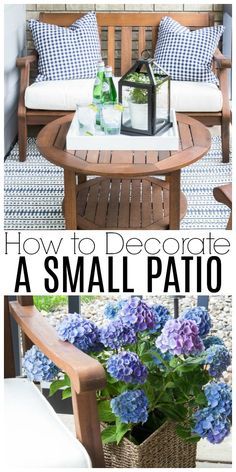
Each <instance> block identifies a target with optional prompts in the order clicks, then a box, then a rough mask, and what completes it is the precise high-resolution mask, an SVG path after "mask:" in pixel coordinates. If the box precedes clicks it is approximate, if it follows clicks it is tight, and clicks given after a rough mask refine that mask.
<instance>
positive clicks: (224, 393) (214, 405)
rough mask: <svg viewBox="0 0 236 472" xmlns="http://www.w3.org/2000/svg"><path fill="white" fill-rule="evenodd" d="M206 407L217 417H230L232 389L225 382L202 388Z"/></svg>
mask: <svg viewBox="0 0 236 472" xmlns="http://www.w3.org/2000/svg"><path fill="white" fill-rule="evenodd" d="M204 392H205V396H206V399H207V403H208V406H209V407H210V408H211V409H212V410H213V409H214V411H215V412H217V414H218V415H225V416H231V415H232V389H231V387H230V385H228V384H226V383H225V382H210V383H209V384H207V385H206V386H205V388H204Z"/></svg>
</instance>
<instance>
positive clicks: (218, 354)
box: [204, 344, 231, 379]
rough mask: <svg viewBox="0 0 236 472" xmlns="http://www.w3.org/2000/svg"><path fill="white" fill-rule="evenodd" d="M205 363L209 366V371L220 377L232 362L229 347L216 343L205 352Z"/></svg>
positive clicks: (213, 375)
mask: <svg viewBox="0 0 236 472" xmlns="http://www.w3.org/2000/svg"><path fill="white" fill-rule="evenodd" d="M204 364H205V365H207V366H208V372H209V374H210V375H211V376H212V377H215V378H216V379H218V378H219V377H221V375H222V374H223V372H224V371H225V370H226V369H227V367H228V366H229V365H230V364H231V356H230V353H229V351H228V349H227V348H226V347H225V346H222V345H220V344H214V345H213V346H210V347H209V348H208V349H206V351H205V353H204Z"/></svg>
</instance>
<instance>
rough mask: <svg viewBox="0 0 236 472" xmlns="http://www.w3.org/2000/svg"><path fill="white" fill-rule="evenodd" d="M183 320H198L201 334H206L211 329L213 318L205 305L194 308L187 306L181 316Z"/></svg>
mask: <svg viewBox="0 0 236 472" xmlns="http://www.w3.org/2000/svg"><path fill="white" fill-rule="evenodd" d="M180 318H181V319H183V320H193V321H195V322H196V324H197V326H198V329H199V336H201V337H203V336H206V335H207V334H208V333H209V332H210V329H211V318H210V315H209V313H208V311H207V309H206V308H205V307H204V306H196V307H194V308H187V310H185V311H184V312H183V313H182V315H181V316H180Z"/></svg>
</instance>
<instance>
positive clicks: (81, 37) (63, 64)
mask: <svg viewBox="0 0 236 472" xmlns="http://www.w3.org/2000/svg"><path fill="white" fill-rule="evenodd" d="M28 24H29V29H30V30H31V32H32V36H33V41H34V45H35V49H36V50H37V52H38V55H39V60H38V72H39V73H38V76H37V78H36V82H39V81H44V80H73V79H89V78H93V77H95V76H96V71H97V63H98V62H99V60H100V59H101V45H100V39H99V33H98V26H97V19H96V13H95V12H89V13H87V14H86V15H84V16H83V17H82V18H80V19H78V20H76V21H75V23H73V25H71V26H69V28H64V27H61V26H57V25H50V24H47V23H43V22H40V21H37V20H30V21H29V22H28Z"/></svg>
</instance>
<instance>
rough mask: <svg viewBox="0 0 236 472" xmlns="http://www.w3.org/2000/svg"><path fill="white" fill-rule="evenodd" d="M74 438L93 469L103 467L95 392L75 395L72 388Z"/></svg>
mask: <svg viewBox="0 0 236 472" xmlns="http://www.w3.org/2000/svg"><path fill="white" fill-rule="evenodd" d="M71 390H72V405H73V412H74V419H75V429H76V437H77V438H78V439H79V441H81V443H82V444H83V445H84V447H85V448H86V450H87V451H88V454H89V455H90V458H91V461H92V465H93V467H105V465H104V464H105V463H104V455H103V448H102V440H101V432H100V422H99V418H98V409H97V401H96V392H95V391H90V392H84V393H80V394H77V393H76V391H75V390H74V388H73V387H72V389H71Z"/></svg>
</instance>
